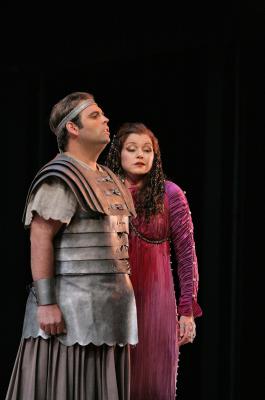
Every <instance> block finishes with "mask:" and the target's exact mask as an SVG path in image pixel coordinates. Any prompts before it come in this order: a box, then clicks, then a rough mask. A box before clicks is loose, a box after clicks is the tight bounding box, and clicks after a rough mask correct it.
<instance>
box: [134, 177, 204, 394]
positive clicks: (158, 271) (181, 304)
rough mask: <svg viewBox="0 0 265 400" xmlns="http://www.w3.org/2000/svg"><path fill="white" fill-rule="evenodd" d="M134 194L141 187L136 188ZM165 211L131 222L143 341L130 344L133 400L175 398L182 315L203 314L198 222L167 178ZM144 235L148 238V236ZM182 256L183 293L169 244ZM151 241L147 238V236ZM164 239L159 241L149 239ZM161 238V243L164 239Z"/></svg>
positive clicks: (177, 256) (137, 297)
mask: <svg viewBox="0 0 265 400" xmlns="http://www.w3.org/2000/svg"><path fill="white" fill-rule="evenodd" d="M131 193H132V195H133V197H134V196H135V193H136V189H135V188H131ZM164 204H165V208H164V212H163V213H161V214H159V215H156V216H154V217H152V218H151V220H150V222H149V223H146V222H144V221H143V220H141V218H136V219H133V220H132V223H133V225H134V227H135V228H136V230H137V231H138V233H137V232H135V230H134V229H133V227H131V229H130V248H129V249H130V261H131V268H132V273H131V280H132V284H133V287H134V291H135V297H136V306H137V317H138V334H139V343H138V344H137V345H136V346H133V347H132V348H131V374H132V375H131V376H132V377H131V400H174V399H175V394H176V381H177V365H178V344H177V318H176V310H177V312H178V315H187V316H189V315H192V314H193V315H194V317H197V316H200V315H201V314H202V312H201V309H200V307H199V305H198V304H197V292H198V266H197V258H196V253H195V244H194V238H193V224H192V219H191V214H190V210H189V205H188V202H187V199H186V197H185V195H184V192H183V191H182V190H181V189H180V188H179V187H178V186H177V185H175V184H174V183H173V182H170V181H166V182H165V200H164ZM143 237H144V239H143ZM166 238H168V239H169V240H170V241H171V242H172V246H173V248H174V250H175V254H176V259H177V274H178V279H179V286H180V295H179V298H178V299H177V304H176V300H175V290H174V284H173V276H172V271H171V262H170V242H169V240H164V241H162V240H163V239H166ZM145 239H147V241H146V240H145ZM148 240H151V241H158V242H159V241H160V243H150V242H148ZM161 241H162V243H161Z"/></svg>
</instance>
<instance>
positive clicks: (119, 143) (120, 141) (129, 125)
mask: <svg viewBox="0 0 265 400" xmlns="http://www.w3.org/2000/svg"><path fill="white" fill-rule="evenodd" d="M131 133H136V134H146V135H148V136H149V137H150V139H151V141H152V145H153V149H154V160H153V164H152V168H151V170H150V171H149V172H148V174H147V176H146V179H145V180H144V185H143V187H142V188H141V189H140V190H139V191H138V193H137V195H136V198H135V209H136V212H137V216H138V217H144V218H145V219H146V220H147V221H149V220H150V217H151V216H152V215H155V214H158V213H160V212H161V211H163V208H164V193H165V185H164V182H165V176H164V172H163V168H162V161H161V155H160V149H159V144H158V140H157V138H156V137H155V135H154V134H153V132H152V131H151V130H150V129H149V128H147V127H146V126H145V125H144V124H143V123H141V122H126V123H124V124H123V125H122V126H121V127H120V128H119V130H118V132H117V134H116V135H115V136H114V138H113V140H112V144H111V147H110V150H109V153H108V155H107V157H106V161H105V164H106V166H107V167H109V168H110V169H111V170H112V171H113V172H114V173H115V174H117V175H118V176H120V178H121V179H124V178H125V176H126V172H125V171H124V170H123V168H122V166H121V151H122V148H123V145H124V142H125V140H126V139H127V137H128V136H129V135H130V134H131Z"/></svg>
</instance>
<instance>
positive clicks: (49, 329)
mask: <svg viewBox="0 0 265 400" xmlns="http://www.w3.org/2000/svg"><path fill="white" fill-rule="evenodd" d="M62 225H63V224H62V222H60V221H55V220H52V219H49V220H45V219H44V218H42V217H40V216H39V215H38V214H35V215H34V218H33V220H32V223H31V231H30V241H31V270H32V277H33V281H38V280H39V279H47V278H52V277H53V276H54V250H53V239H54V236H55V235H56V233H57V232H58V231H59V229H60V228H61V227H62ZM37 315H38V321H39V324H40V328H41V329H42V330H43V331H44V332H45V333H46V334H51V335H58V334H60V333H65V332H66V330H65V323H64V320H63V315H62V312H61V310H60V308H59V306H58V304H49V305H39V306H38V312H37Z"/></svg>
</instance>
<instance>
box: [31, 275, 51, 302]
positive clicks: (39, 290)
mask: <svg viewBox="0 0 265 400" xmlns="http://www.w3.org/2000/svg"><path fill="white" fill-rule="evenodd" d="M33 286H34V288H35V291H36V298H37V303H38V306H45V305H48V304H55V303H56V296H55V279H54V278H53V277H52V278H44V279H38V280H36V281H34V282H33Z"/></svg>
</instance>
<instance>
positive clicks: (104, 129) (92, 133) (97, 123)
mask: <svg viewBox="0 0 265 400" xmlns="http://www.w3.org/2000/svg"><path fill="white" fill-rule="evenodd" d="M80 121H81V124H82V128H79V140H80V142H81V143H82V145H84V146H85V147H86V146H91V145H92V146H93V145H94V146H101V145H102V146H104V147H105V146H106V145H107V144H108V143H109V142H110V132H109V127H108V122H109V119H108V118H107V117H106V116H105V115H104V113H103V111H102V110H101V108H99V106H98V105H97V104H92V105H91V106H89V107H87V108H85V109H84V110H83V111H81V113H80Z"/></svg>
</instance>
